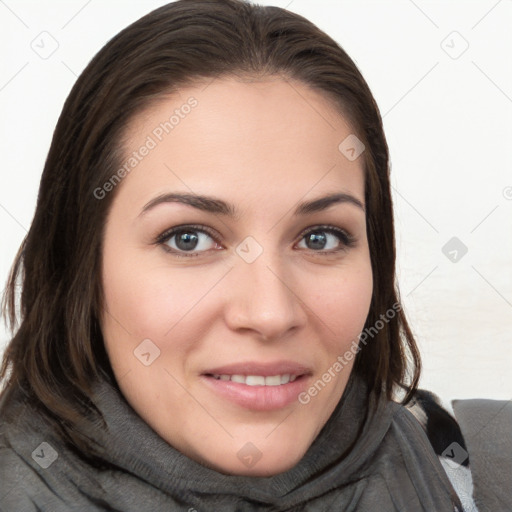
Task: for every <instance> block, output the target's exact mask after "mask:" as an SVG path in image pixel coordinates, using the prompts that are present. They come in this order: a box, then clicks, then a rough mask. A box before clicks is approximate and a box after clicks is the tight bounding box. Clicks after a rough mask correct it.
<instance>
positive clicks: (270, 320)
mask: <svg viewBox="0 0 512 512" xmlns="http://www.w3.org/2000/svg"><path fill="white" fill-rule="evenodd" d="M292 270H293V269H291V268H290V267H289V264H288V265H287V264H286V262H285V261H283V258H279V256H276V255H273V254H271V253H270V251H263V253H262V254H261V255H260V256H259V257H258V258H257V259H256V260H255V261H253V262H252V263H247V262H246V261H244V260H243V259H242V258H240V259H237V260H236V262H235V267H234V268H233V270H232V271H231V272H230V280H229V283H227V286H229V287H230V289H229V291H228V294H227V296H228V300H227V303H226V310H225V315H226V322H227V324H228V326H229V327H230V328H231V329H232V330H236V331H253V332H255V333H257V336H258V337H259V338H260V339H264V340H267V341H273V340H277V339H279V338H282V337H284V336H286V335H287V334H288V332H289V331H292V330H297V329H299V328H300V327H303V326H304V325H305V323H306V320H307V313H306V310H305V307H306V306H305V300H304V298H302V297H300V293H301V289H300V286H299V284H300V283H299V282H298V278H297V274H296V273H295V274H294V273H293V272H292Z"/></svg>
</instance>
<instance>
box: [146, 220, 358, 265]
mask: <svg viewBox="0 0 512 512" xmlns="http://www.w3.org/2000/svg"><path fill="white" fill-rule="evenodd" d="M300 240H301V242H302V241H303V240H304V241H305V247H304V246H302V247H301V248H302V249H308V250H311V251H313V252H315V253H318V254H323V255H329V254H333V253H337V252H340V251H345V250H347V249H348V248H350V247H353V246H354V245H355V243H356V239H355V238H354V237H353V236H352V235H350V234H349V233H348V232H346V231H345V230H343V229H340V228H337V227H335V226H329V225H326V226H315V227H314V228H313V229H311V228H309V229H308V230H307V231H303V232H302V233H301V235H300ZM155 243H156V244H158V245H162V246H163V248H164V249H165V250H166V251H167V252H170V253H172V254H173V255H176V256H178V257H187V258H188V257H194V256H200V255H201V254H202V253H204V252H207V251H209V250H211V249H220V248H221V246H220V244H219V243H218V241H217V239H216V236H215V235H214V233H213V231H211V230H210V229H209V228H207V227H206V226H195V225H185V226H176V227H174V228H172V229H169V230H167V231H165V232H164V233H162V234H161V235H160V236H159V237H158V238H157V239H156V240H155Z"/></svg>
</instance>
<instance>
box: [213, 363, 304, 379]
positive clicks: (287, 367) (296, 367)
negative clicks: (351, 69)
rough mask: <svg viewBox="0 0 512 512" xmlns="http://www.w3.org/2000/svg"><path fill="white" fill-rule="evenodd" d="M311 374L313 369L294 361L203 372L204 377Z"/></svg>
mask: <svg viewBox="0 0 512 512" xmlns="http://www.w3.org/2000/svg"><path fill="white" fill-rule="evenodd" d="M307 373H311V369H310V368H309V367H307V366H305V365H303V364H299V363H296V362H294V361H276V362H273V363H264V362H254V361H246V362H240V363H231V364H226V365H223V366H217V367H215V368H211V369H209V370H206V371H205V372H203V375H261V376H263V377H271V376H273V375H286V374H290V375H297V376H299V375H304V374H307Z"/></svg>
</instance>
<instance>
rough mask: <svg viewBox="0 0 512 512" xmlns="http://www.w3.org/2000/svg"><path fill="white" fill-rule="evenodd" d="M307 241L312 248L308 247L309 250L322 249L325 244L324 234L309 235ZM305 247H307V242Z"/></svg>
mask: <svg viewBox="0 0 512 512" xmlns="http://www.w3.org/2000/svg"><path fill="white" fill-rule="evenodd" d="M308 241H309V242H311V244H312V246H311V245H309V246H308V247H309V248H310V249H323V248H324V246H325V243H326V236H325V235H324V234H320V235H319V234H317V233H310V235H309V237H308ZM306 245H308V244H307V242H306Z"/></svg>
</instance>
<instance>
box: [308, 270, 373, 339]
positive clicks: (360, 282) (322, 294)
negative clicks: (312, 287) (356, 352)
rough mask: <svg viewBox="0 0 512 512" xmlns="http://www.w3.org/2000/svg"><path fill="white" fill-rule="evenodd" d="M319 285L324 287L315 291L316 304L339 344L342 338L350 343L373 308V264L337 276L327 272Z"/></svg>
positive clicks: (316, 308) (355, 337) (317, 284)
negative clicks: (335, 277)
mask: <svg viewBox="0 0 512 512" xmlns="http://www.w3.org/2000/svg"><path fill="white" fill-rule="evenodd" d="M316 286H317V287H318V290H320V291H319V292H318V293H317V294H315V295H314V297H313V300H314V302H313V304H315V311H317V312H318V315H319V317H320V319H321V320H322V321H323V323H324V325H325V329H326V331H327V332H330V333H331V334H333V333H335V334H336V335H337V336H336V339H337V341H336V343H337V344H338V345H339V344H340V341H343V342H344V344H346V343H347V342H348V344H350V342H351V341H352V340H353V339H357V337H358V336H359V334H360V333H361V331H362V329H363V327H364V323H365V321H366V318H367V316H368V312H369V309H370V303H371V298H372V292H373V279H372V272H371V266H370V264H369V263H368V264H367V265H366V264H364V265H361V266H360V267H359V268H358V269H357V270H355V269H351V270H350V272H343V273H341V274H340V275H339V277H338V278H337V279H333V278H332V276H330V278H329V277H327V276H326V277H325V278H324V279H321V280H317V281H316Z"/></svg>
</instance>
